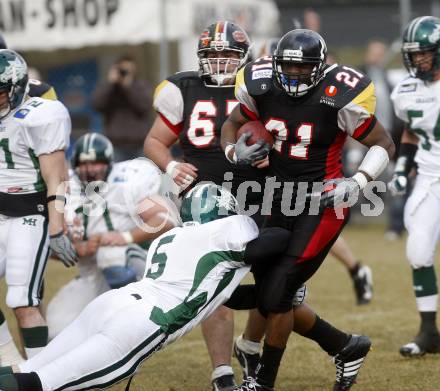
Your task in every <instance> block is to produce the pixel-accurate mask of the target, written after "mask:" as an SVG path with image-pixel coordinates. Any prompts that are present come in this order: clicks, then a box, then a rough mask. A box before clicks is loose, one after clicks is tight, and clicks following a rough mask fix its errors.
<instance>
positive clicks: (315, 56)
mask: <svg viewBox="0 0 440 391" xmlns="http://www.w3.org/2000/svg"><path fill="white" fill-rule="evenodd" d="M326 58H327V45H326V44H325V41H324V39H323V38H322V37H321V36H320V35H319V34H318V33H316V32H315V31H312V30H306V29H296V30H292V31H289V32H288V33H287V34H285V35H284V36H283V37H282V38H281V39H280V41H279V42H278V45H277V48H276V49H275V52H274V54H273V57H272V66H273V72H274V76H275V80H276V82H277V84H278V85H279V87H281V88H282V89H284V90H285V91H286V93H287V94H289V95H290V96H292V97H300V96H303V95H305V94H307V92H309V91H310V90H311V89H312V88H314V87H315V86H316V85H317V84H318V83H319V82H320V81H321V80H322V78H323V77H324V69H325V67H326V65H325V60H326ZM283 64H311V65H313V69H312V71H311V73H303V74H296V75H292V74H289V73H285V72H283Z"/></svg>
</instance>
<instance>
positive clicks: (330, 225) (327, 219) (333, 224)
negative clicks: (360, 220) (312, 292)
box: [297, 208, 349, 263]
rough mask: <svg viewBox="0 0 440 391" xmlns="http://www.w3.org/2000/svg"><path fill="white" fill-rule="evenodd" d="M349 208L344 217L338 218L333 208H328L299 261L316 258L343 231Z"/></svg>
mask: <svg viewBox="0 0 440 391" xmlns="http://www.w3.org/2000/svg"><path fill="white" fill-rule="evenodd" d="M348 213H349V208H344V209H343V215H344V218H342V219H341V218H338V217H337V216H336V212H335V210H334V209H333V208H327V209H326V210H325V211H324V213H323V214H322V218H321V221H320V222H319V225H318V227H317V228H316V230H315V232H314V233H313V235H312V237H311V239H310V241H309V243H308V244H307V246H306V248H305V249H304V251H303V253H302V254H301V256H300V257H299V258H298V261H297V263H301V262H305V261H308V260H310V259H312V258H315V257H316V256H317V255H318V254H319V253H320V252H321V251H322V250H323V249H324V248H325V247H326V246H327V245H328V243H329V242H330V241H331V240H332V239H335V236H336V235H338V233H339V232H340V231H341V229H342V227H343V226H344V224H345V221H346V220H347V218H348Z"/></svg>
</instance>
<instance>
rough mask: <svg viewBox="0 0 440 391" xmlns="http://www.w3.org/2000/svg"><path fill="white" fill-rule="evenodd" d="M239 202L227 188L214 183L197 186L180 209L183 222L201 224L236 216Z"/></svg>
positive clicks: (184, 200)
mask: <svg viewBox="0 0 440 391" xmlns="http://www.w3.org/2000/svg"><path fill="white" fill-rule="evenodd" d="M237 213H238V202H237V200H236V199H235V197H234V196H233V195H232V194H231V193H230V192H229V191H228V190H226V189H225V188H223V187H221V186H217V185H215V184H213V183H205V184H200V185H197V186H195V187H194V188H193V189H191V191H189V192H188V193H186V194H185V196H184V197H183V200H182V206H181V208H180V217H181V218H182V221H183V222H184V223H185V222H189V221H197V222H199V223H201V224H205V223H209V222H210V221H214V220H218V219H222V218H224V217H228V216H232V215H236V214H237Z"/></svg>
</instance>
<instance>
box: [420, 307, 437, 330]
mask: <svg viewBox="0 0 440 391" xmlns="http://www.w3.org/2000/svg"><path fill="white" fill-rule="evenodd" d="M436 315H437V312H435V311H434V312H420V318H421V320H422V323H421V324H420V332H421V333H424V334H438V329H437V324H436V321H435V318H436Z"/></svg>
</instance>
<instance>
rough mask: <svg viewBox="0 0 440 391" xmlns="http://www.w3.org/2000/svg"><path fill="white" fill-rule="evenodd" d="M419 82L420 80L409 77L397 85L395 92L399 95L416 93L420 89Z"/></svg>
mask: <svg viewBox="0 0 440 391" xmlns="http://www.w3.org/2000/svg"><path fill="white" fill-rule="evenodd" d="M419 82H420V81H419V79H416V78H414V77H411V76H409V77H407V78H405V79H403V80H402V81H400V82H399V83H398V84H397V86H396V88H395V91H396V93H397V94H400V93H408V92H416V91H417V89H418V85H419Z"/></svg>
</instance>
